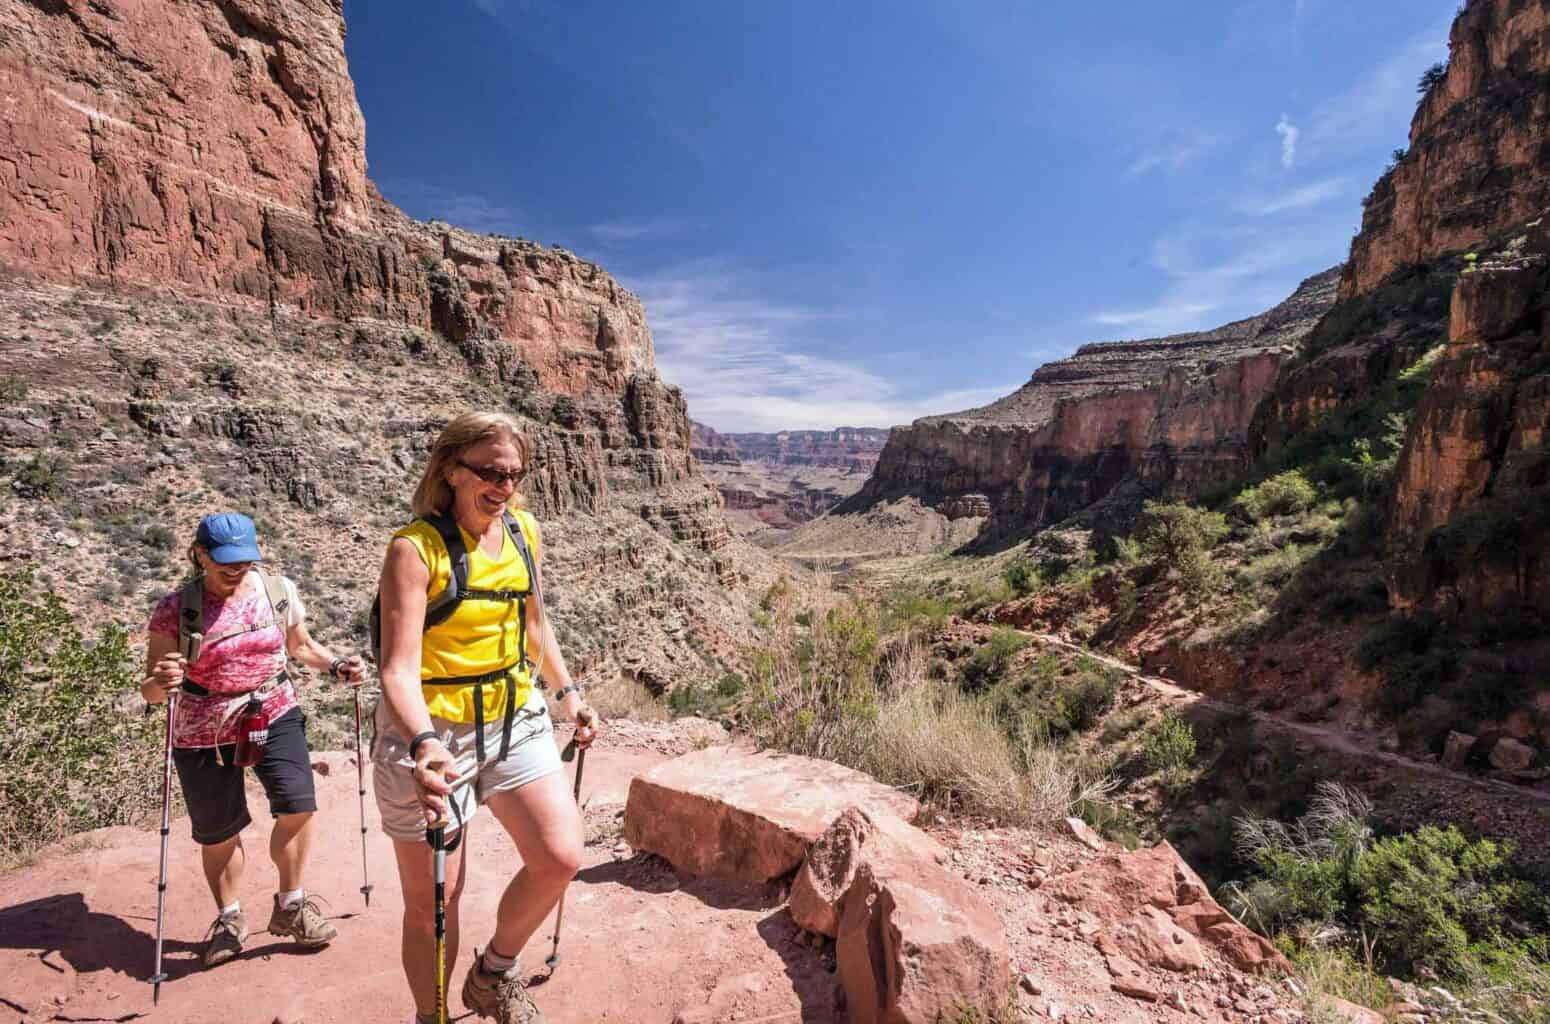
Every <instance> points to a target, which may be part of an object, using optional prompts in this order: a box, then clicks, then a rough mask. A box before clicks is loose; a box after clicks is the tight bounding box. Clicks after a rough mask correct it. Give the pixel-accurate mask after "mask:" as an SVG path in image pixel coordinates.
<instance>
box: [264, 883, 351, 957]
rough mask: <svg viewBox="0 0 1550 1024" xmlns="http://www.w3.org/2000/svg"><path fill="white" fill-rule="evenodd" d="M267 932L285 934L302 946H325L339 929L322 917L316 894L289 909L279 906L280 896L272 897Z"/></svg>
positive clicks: (332, 939)
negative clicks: (272, 907) (272, 902)
mask: <svg viewBox="0 0 1550 1024" xmlns="http://www.w3.org/2000/svg"><path fill="white" fill-rule="evenodd" d="M269 934H270V935H286V936H289V937H290V938H292V939H295V940H296V941H297V942H299V943H301V944H302V945H303V946H326V945H328V944H329V943H330V942H332V941H334V936H336V935H338V934H339V930H338V929H336V928H335V927H334V926H333V925H331V924H329V923H328V920H327V919H326V918H324V917H323V910H322V908H321V907H319V906H318V902H317V897H316V896H308V897H307V898H305V899H303V900H302V901H301V902H300V903H298V904H297V905H296V906H294V907H292V908H290V909H289V910H287V909H285V908H283V907H281V906H280V897H279V896H278V895H276V896H275V898H274V913H272V914H270V915H269Z"/></svg>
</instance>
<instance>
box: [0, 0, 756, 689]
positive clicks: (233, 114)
mask: <svg viewBox="0 0 1550 1024" xmlns="http://www.w3.org/2000/svg"><path fill="white" fill-rule="evenodd" d="M344 33H345V27H344V20H343V14H342V7H341V4H340V2H339V0H91V2H88V0H0V95H4V96H5V97H6V101H7V108H6V117H5V119H4V123H3V125H0V147H3V151H4V152H5V154H6V156H5V157H4V158H3V159H0V270H3V271H5V272H6V277H5V287H6V288H7V289H8V292H7V295H6V297H5V301H4V302H3V303H0V307H3V309H4V312H5V314H6V315H5V316H4V317H0V328H3V329H4V330H5V331H6V336H7V341H8V342H14V344H13V345H8V346H7V347H8V348H9V349H10V350H11V354H10V356H9V357H8V358H7V360H6V364H5V367H4V368H5V370H6V371H7V372H8V373H10V374H12V375H14V376H15V377H16V379H17V380H18V381H19V382H20V383H21V384H22V385H30V386H31V391H30V393H29V395H28V397H27V399H26V401H25V402H10V403H8V408H7V409H6V410H5V412H4V415H3V416H0V419H5V420H7V421H8V423H7V425H5V426H0V448H3V449H4V450H3V452H0V455H3V456H4V457H5V461H6V462H7V463H11V462H12V461H13V459H12V456H17V457H19V458H20V459H23V460H25V459H29V458H32V459H39V458H41V459H44V460H45V461H47V460H50V459H56V458H57V453H53V454H51V450H50V445H51V440H52V438H53V437H55V436H58V431H59V430H61V429H66V430H70V431H76V430H80V431H88V432H89V435H88V436H91V437H95V435H96V432H97V431H98V430H99V429H106V424H107V423H108V422H110V421H111V422H113V434H114V436H115V438H116V439H117V438H123V440H122V441H118V440H115V442H114V443H115V445H117V446H118V447H113V446H109V447H105V448H103V450H102V451H100V452H91V451H89V450H88V451H85V452H83V453H82V454H79V455H76V456H72V457H71V458H70V459H69V460H68V461H70V462H72V463H81V464H83V465H82V466H81V467H80V469H81V470H83V471H84V469H85V465H84V464H86V463H90V462H92V461H94V460H96V459H105V460H108V461H109V462H110V463H112V464H113V465H114V467H115V468H114V475H115V477H117V476H123V478H124V479H123V480H122V485H121V486H120V488H119V489H120V490H121V491H123V492H124V493H122V494H120V495H119V496H118V497H117V498H115V499H114V502H115V506H116V505H123V506H124V509H123V510H121V511H124V510H127V509H130V508H144V507H147V505H146V495H145V494H140V493H138V492H137V490H136V489H137V488H140V487H141V486H142V485H143V488H144V490H145V491H146V492H154V491H157V490H159V489H161V488H164V487H172V488H175V489H176V490H178V491H179V492H180V493H187V487H188V483H189V481H188V479H187V478H186V477H183V476H182V475H181V474H182V473H184V472H188V471H191V472H193V473H194V475H195V477H196V478H197V477H199V476H204V477H205V478H206V481H207V482H209V483H212V484H216V486H215V488H214V493H213V494H208V495H201V497H200V499H199V500H200V501H210V502H215V503H217V504H219V505H221V506H231V505H236V506H241V507H251V505H259V504H261V505H265V506H269V507H273V506H275V505H278V506H279V507H281V508H283V509H286V510H292V509H294V510H296V511H299V512H300V513H302V514H303V515H301V516H300V517H298V518H297V520H296V521H295V522H290V521H286V522H285V528H286V529H287V531H288V532H289V533H290V534H291V535H293V536H295V537H298V538H312V536H313V531H315V530H320V529H323V528H326V529H327V530H329V531H333V532H334V533H337V532H338V529H339V522H340V521H341V520H342V521H343V522H344V523H347V524H353V525H354V530H355V532H357V533H359V532H360V531H361V523H362V520H363V518H365V517H366V516H367V512H368V510H366V509H364V508H362V505H361V503H360V502H359V501H358V500H357V501H352V498H354V497H355V496H357V495H361V494H369V495H371V496H372V499H373V501H374V502H378V503H382V502H385V503H386V506H385V507H387V508H390V509H393V512H392V515H391V518H393V519H398V518H400V517H401V516H402V515H403V512H402V511H401V506H399V505H398V504H397V503H396V501H395V496H397V495H400V494H402V493H405V490H406V487H405V480H406V479H407V478H408V477H409V475H410V474H411V473H412V472H413V470H414V469H415V468H416V467H417V466H418V464H419V463H420V461H421V459H422V458H423V455H424V453H425V451H426V450H427V447H428V445H429V443H430V440H431V439H432V438H433V437H434V435H435V432H436V431H437V430H438V429H439V427H440V425H441V424H442V423H444V422H445V421H446V419H447V418H449V417H450V416H451V415H453V414H455V413H456V412H457V411H461V410H462V409H466V408H469V407H481V406H482V407H486V408H491V407H493V408H502V409H506V410H508V411H512V412H515V413H516V414H518V416H519V418H521V419H522V420H523V422H524V426H525V427H526V429H527V431H528V435H529V439H530V441H531V443H532V446H533V457H532V463H533V470H532V473H531V475H530V476H529V478H528V480H527V481H526V482H525V483H524V491H525V494H526V498H527V501H528V504H529V505H530V507H532V509H533V510H534V511H535V512H536V513H537V514H538V515H539V517H540V518H541V519H542V520H543V521H544V524H545V528H546V533H548V534H550V535H551V539H552V540H554V541H555V544H554V545H553V546H554V549H555V551H556V553H557V555H558V556H559V558H558V561H559V563H560V564H557V565H556V566H555V568H556V569H557V570H560V571H556V572H555V573H554V575H555V577H556V581H557V583H558V584H559V585H558V586H556V587H554V588H552V590H553V594H552V596H553V597H554V598H555V599H556V604H557V605H563V603H564V602H566V601H569V602H570V604H569V608H568V609H566V610H563V611H561V613H560V615H559V616H557V617H558V618H570V619H571V621H572V622H575V623H577V624H578V626H579V627H580V629H581V630H586V631H588V632H591V633H593V634H597V632H598V627H597V625H596V624H597V623H602V622H608V621H612V620H614V619H617V618H621V615H620V609H624V608H630V609H632V611H631V613H630V615H631V616H632V617H634V618H636V619H638V620H639V626H638V628H637V629H635V630H632V632H636V633H638V634H639V635H640V637H641V642H640V643H638V644H637V643H635V642H633V641H632V643H631V644H629V645H628V647H629V650H630V651H631V652H638V653H630V654H628V655H626V656H623V657H622V658H616V657H615V656H614V655H612V654H608V653H604V652H605V650H606V649H608V648H614V649H616V650H622V649H623V647H622V645H620V646H618V647H616V646H615V645H613V644H612V643H610V642H609V640H608V638H606V637H604V636H601V635H593V636H592V637H591V639H590V640H588V639H587V638H586V637H581V636H572V637H567V640H572V639H574V640H575V641H576V643H577V644H578V645H579V646H580V647H582V648H583V649H585V648H587V647H592V648H593V653H591V654H582V656H581V657H580V658H579V662H580V666H581V667H584V668H585V667H591V666H593V665H599V664H603V663H607V662H615V663H617V665H618V667H619V668H620V669H622V670H624V671H628V672H639V671H651V672H655V673H657V674H659V675H664V676H672V677H676V676H681V675H682V674H683V671H684V668H686V667H687V666H689V665H691V664H692V663H693V662H694V661H695V660H696V659H695V658H694V657H693V656H692V652H691V651H690V650H689V645H688V644H687V643H685V642H684V641H685V637H686V635H687V634H686V630H690V631H692V629H691V627H690V626H689V622H691V621H692V620H694V619H695V618H697V615H696V614H695V613H694V612H693V609H694V608H697V607H707V606H715V605H721V606H722V611H730V604H731V600H730V598H728V597H727V596H726V595H725V594H723V595H721V596H719V597H718V596H714V595H713V593H712V590H713V589H717V588H720V587H725V586H727V585H729V584H731V583H732V582H734V581H735V580H736V578H737V576H738V573H739V569H738V568H737V567H736V566H735V565H734V562H733V558H732V555H731V550H732V547H731V538H730V535H729V532H728V530H727V527H726V522H725V519H724V518H723V515H722V510H721V504H720V500H719V498H718V496H717V494H716V492H715V490H714V488H713V487H712V486H711V485H710V484H709V482H708V481H707V480H706V479H705V478H704V476H703V475H702V474H701V473H700V472H699V471H698V468H697V465H696V463H695V460H694V458H693V456H692V455H691V453H690V446H689V421H688V413H687V409H686V407H685V404H684V401H683V398H682V396H681V394H680V393H679V391H678V390H677V389H676V388H674V387H672V386H670V385H668V384H666V383H665V382H663V381H662V379H661V378H660V377H659V376H658V374H657V370H656V362H655V354H654V349H653V345H652V339H651V333H650V330H649V328H648V326H647V323H646V316H645V311H644V309H643V308H642V306H641V303H640V302H639V300H638V299H636V298H635V296H633V295H631V294H630V293H629V292H628V291H626V290H625V289H623V288H622V287H620V286H619V285H618V283H617V282H616V281H614V279H613V278H611V277H610V276H609V275H608V274H607V273H605V272H604V271H603V270H602V269H601V268H599V267H598V266H597V265H595V264H593V263H590V262H588V261H586V260H583V259H580V258H578V257H576V256H573V255H571V254H570V253H567V252H565V251H563V250H557V249H546V248H543V247H541V246H538V245H536V244H534V243H531V242H526V241H523V240H520V239H511V238H500V237H495V236H490V235H480V234H475V233H471V232H467V231H463V230H460V229H458V228H455V227H451V226H448V225H444V224H421V223H417V222H415V221H412V220H410V219H409V218H408V217H406V216H405V215H404V214H403V213H402V212H400V211H399V210H397V209H396V208H395V207H393V206H392V205H391V204H390V203H388V202H387V201H386V200H384V199H383V198H382V197H381V196H380V195H379V194H378V193H377V192H376V190H375V188H374V187H373V185H372V184H371V182H370V180H369V179H368V178H367V176H366V157H365V125H364V122H363V119H362V116H361V112H360V109H359V106H358V104H357V102H356V97H355V92H354V87H353V84H352V82H351V79H350V76H349V69H348V67H347V64H346V60H345V53H344ZM51 285H59V286H77V287H80V288H81V289H82V291H81V292H79V293H77V294H75V295H74V296H71V295H70V294H69V293H67V292H65V291H62V290H50V286H51ZM83 296H84V298H83ZM87 305H90V306H92V307H93V308H95V309H97V310H100V311H102V312H99V313H97V314H96V316H97V319H96V320H93V321H92V323H91V326H89V327H88V328H87V330H89V332H90V335H89V337H88V339H86V341H84V342H83V341H82V340H79V339H77V338H76V337H72V336H71V331H70V330H64V329H63V328H64V327H65V326H66V325H78V326H85V325H83V324H80V321H82V320H84V319H85V317H86V316H87V314H86V313H84V312H82V308H83V307H84V306H87ZM211 310H218V311H220V313H219V314H218V315H215V316H212V315H211V313H210V311H211ZM153 320H154V321H155V323H153V322H152V321H153ZM40 324H42V325H53V327H52V328H50V329H45V328H40V327H39V326H38V325H40ZM180 324H181V325H184V326H182V327H179V326H178V325H180ZM94 341H95V342H96V343H95V344H93V343H92V342H94ZM223 346H224V347H223ZM104 347H105V348H106V349H107V350H108V351H109V352H110V353H111V358H110V357H109V356H108V355H105V354H104V352H103V351H102V349H103V348H104ZM39 350H41V351H42V352H43V355H42V357H41V358H37V359H34V358H32V357H33V354H34V353H35V352H37V351H39ZM281 353H286V354H288V356H289V358H276V359H274V360H273V362H274V363H275V364H276V365H272V366H265V368H264V369H263V370H262V371H261V372H259V371H257V365H258V363H260V362H269V359H268V358H267V357H270V356H276V355H278V354H281ZM51 360H57V361H58V363H59V364H61V365H71V366H74V367H76V368H78V369H79V371H80V372H79V373H72V374H69V375H65V374H57V373H50V372H49V370H48V367H49V363H50V361H51ZM239 363H241V364H243V365H241V366H239V365H238V364H239ZM406 365H410V366H418V367H419V369H420V371H421V372H420V374H419V375H418V380H415V379H414V378H415V377H416V375H415V374H413V373H409V374H399V373H397V372H396V369H395V368H397V367H402V366H406ZM357 374H359V376H357ZM427 380H430V381H435V382H436V387H435V388H434V389H427V387H426V383H425V382H426V381H427ZM428 391H434V392H435V393H428ZM325 396H327V401H324V397H325ZM346 400H348V403H349V404H345V403H346ZM357 402H359V403H360V405H359V406H358V407H356V405H355V403H357ZM315 405H316V406H317V408H314V406H315ZM319 409H325V410H327V411H326V412H323V413H321V414H320V413H319ZM345 409H352V410H353V411H351V412H350V413H349V414H348V415H344V414H342V412H341V410H345ZM335 419H340V420H341V421H342V422H340V423H339V424H338V425H337V429H336V426H335V423H334V420H335ZM29 421H30V422H29ZM33 423H39V424H42V426H34V425H33ZM156 446H174V447H177V448H179V449H182V448H184V447H187V448H189V449H190V452H191V454H189V455H186V456H185V455H181V454H180V455H179V456H177V457H176V458H175V459H174V458H173V457H171V456H169V457H168V458H169V462H168V463H167V465H165V466H162V465H159V464H158V465H148V464H146V463H145V461H144V459H142V458H141V456H142V455H148V454H149V455H154V456H155V459H159V458H160V457H161V455H165V454H166V453H164V452H163V453H159V454H157V453H154V452H150V451H149V449H152V448H154V447H156ZM218 447H220V448H223V449H224V450H222V451H220V452H217V448H218ZM155 459H153V460H152V461H155ZM233 468H234V469H235V471H233ZM72 472H74V470H66V469H64V468H61V474H60V476H61V479H60V481H59V483H60V484H61V485H62V488H61V489H63V490H70V489H71V487H72V486H73V481H72V477H71V473H72ZM157 474H160V476H158V475H157ZM107 475H108V474H107V473H106V472H103V473H102V478H103V479H105V478H106V477H107ZM216 477H220V479H219V480H216V479H215V478H216ZM174 478H176V479H174ZM13 491H14V494H8V495H7V497H8V498H10V497H13V496H14V497H21V498H26V497H27V495H25V494H22V493H21V491H20V490H14V489H13ZM46 497H47V496H46V495H44V494H34V495H33V498H34V500H35V501H36V499H40V498H46ZM250 503H251V504H250ZM92 508H93V510H97V509H99V505H98V504H97V502H95V500H94V501H93V503H92ZM49 511H50V510H49V509H48V508H47V507H46V502H44V503H43V504H37V503H34V504H31V505H28V506H27V507H26V508H24V509H20V510H19V511H18V512H17V513H16V514H17V515H18V516H19V517H20V518H21V519H22V520H23V521H26V520H28V519H29V518H31V517H35V516H39V515H45V516H46V514H47V513H48V512H49ZM109 511H111V510H109ZM175 511H180V510H175ZM265 515H266V516H269V517H271V518H272V519H276V520H289V518H290V517H289V515H288V514H285V515H282V514H279V513H277V512H274V511H269V510H266V511H265ZM371 516H372V518H373V519H374V518H375V512H372V513H371ZM325 520H327V521H325ZM640 524H644V525H645V526H646V527H647V528H648V532H654V533H655V534H656V535H657V536H660V537H662V538H664V539H665V540H666V541H667V546H665V547H659V546H657V545H655V544H654V543H652V542H647V541H643V540H642V539H641V538H640V537H639V535H638V533H637V530H636V527H637V526H639V525H640ZM372 525H373V526H375V527H382V526H385V525H387V524H386V523H376V522H373V523H372ZM22 532H26V531H22ZM382 536H383V535H381V534H374V535H373V536H372V538H371V541H370V543H371V544H372V546H374V547H376V546H377V544H378V542H380V540H381V537H382ZM572 558H574V561H572ZM367 562H368V563H369V562H378V564H380V548H378V550H376V551H373V552H372V553H371V554H370V555H369V556H367ZM659 562H674V563H676V564H675V565H674V567H673V569H672V571H671V572H670V573H667V574H664V578H665V579H669V582H668V583H666V584H664V585H662V586H660V587H659V586H658V585H657V584H656V583H655V582H649V581H648V580H647V577H648V576H654V575H655V572H654V568H653V567H654V566H655V565H656V564H658V563H659ZM566 563H569V564H566ZM565 570H573V571H565ZM744 571H748V570H746V568H745V570H744ZM752 571H753V572H754V574H755V575H757V574H758V573H759V572H761V571H762V570H758V569H755V570H752ZM372 572H373V570H372V569H370V568H363V569H361V571H360V573H359V576H360V577H361V578H362V582H361V586H362V587H363V588H364V587H369V585H370V584H369V580H368V579H367V577H368V576H369V574H371V573H372ZM350 574H351V575H352V576H354V575H355V567H354V566H352V567H351V569H350ZM702 584H708V585H709V587H706V586H704V585H702ZM690 595H694V597H693V598H692V599H691V597H690ZM369 600H370V598H369V590H365V589H363V590H362V591H360V592H353V593H351V594H349V595H347V596H346V597H345V598H344V599H343V600H342V601H341V604H342V605H343V606H344V607H345V608H347V609H348V608H351V607H352V606H354V607H359V606H364V605H365V604H368V603H369ZM605 605H606V608H605V607H604V606H605ZM686 609H688V611H686ZM125 610H128V611H129V616H128V617H130V618H131V619H134V620H138V619H140V618H142V609H141V608H140V607H139V604H138V603H135V604H134V607H133V609H132V610H130V609H122V610H119V611H121V612H122V611H125ZM105 611H110V612H111V611H114V609H105ZM351 614H353V613H352V612H348V611H347V612H345V613H344V614H343V615H342V616H341V618H343V619H348V618H349V617H350V615H351ZM717 614H718V615H721V612H718V613H717ZM572 616H574V618H571V617H572ZM722 617H723V618H728V617H727V616H722ZM731 617H735V615H733V616H731ZM588 622H590V623H592V625H588V624H587V623H588ZM701 639H702V640H704V639H705V638H704V637H701ZM725 639H726V640H728V641H730V639H731V637H730V636H726V637H725ZM701 646H706V645H704V644H702V645H701ZM709 646H711V647H714V646H717V645H716V644H710V645H709ZM724 646H725V647H726V649H730V643H728V644H726V645H724ZM675 647H678V648H680V650H678V651H677V652H676V653H675V652H674V651H673V648H675ZM572 649H573V650H575V649H576V647H575V646H572ZM678 654H681V655H683V656H684V660H680V659H679V658H678V657H677V655H678ZM626 662H628V663H626ZM674 668H676V669H677V671H674V670H673V669H674ZM707 668H708V674H712V675H713V674H714V673H715V672H716V669H715V668H711V667H709V666H707Z"/></svg>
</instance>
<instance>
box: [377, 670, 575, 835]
mask: <svg viewBox="0 0 1550 1024" xmlns="http://www.w3.org/2000/svg"><path fill="white" fill-rule="evenodd" d="M375 724H376V739H374V740H373V741H372V745H371V768H372V771H371V783H372V788H373V789H374V790H375V791H376V795H377V810H378V811H379V812H380V813H381V815H382V831H384V832H386V833H387V834H388V836H389V837H390V838H393V839H403V840H407V841H412V842H423V841H424V840H425V814H424V811H423V810H422V808H421V806H420V801H419V797H418V791H417V788H416V786H415V784H414V778H413V777H412V776H411V774H410V768H411V767H412V764H411V762H410V760H409V741H408V740H406V739H404V738H403V737H402V736H400V735H399V734H398V730H397V729H395V728H394V727H393V726H392V725H390V724H389V723H388V714H387V709H386V708H385V707H384V706H383V704H382V702H378V704H377V712H376V717H375ZM431 728H432V729H434V730H435V731H436V736H437V737H438V738H439V739H440V740H441V742H442V743H443V744H445V745H446V748H447V750H448V751H450V752H451V754H452V756H453V757H455V758H458V759H459V760H463V759H464V758H466V759H467V760H469V761H472V760H473V759H474V750H475V744H474V726H473V725H471V724H465V723H463V722H449V721H447V720H446V719H444V718H434V717H433V718H432V719H431ZM500 752H501V719H500V718H499V717H497V718H495V720H494V721H488V722H485V724H484V756H485V757H486V758H488V759H489V760H488V761H487V763H486V764H485V766H484V768H483V769H481V770H480V772H479V777H478V778H477V779H475V780H474V781H473V783H472V784H470V785H468V786H464V787H463V788H462V789H460V790H458V792H457V793H456V794H455V795H454V796H453V798H452V799H453V800H454V801H455V802H456V804H457V810H458V811H459V812H461V818H459V816H458V815H457V814H453V813H450V812H451V811H452V806H451V804H449V805H448V808H447V810H448V812H449V817H450V818H451V820H452V822H453V825H454V826H456V825H457V823H458V822H459V821H460V820H461V821H463V822H467V821H469V820H471V819H472V818H473V816H474V814H475V813H476V812H477V811H478V809H479V805H480V804H482V803H484V802H485V801H486V800H488V799H489V798H490V794H492V793H504V792H506V791H507V790H510V789H520V788H521V787H523V786H525V785H527V784H528V783H529V782H536V781H537V780H539V779H541V778H543V777H544V776H545V775H552V774H554V773H555V772H557V771H559V770H560V751H559V749H558V748H557V747H556V746H555V745H554V723H553V722H552V721H551V720H550V718H549V708H548V705H547V704H546V703H545V696H544V691H542V690H540V689H538V688H537V687H534V689H533V691H532V693H530V694H529V695H528V699H527V703H526V704H525V705H524V706H522V707H520V708H518V709H517V711H516V714H515V715H514V716H513V717H512V720H511V749H510V752H509V753H508V754H507V756H506V759H505V760H504V761H500V760H496V758H498V757H500Z"/></svg>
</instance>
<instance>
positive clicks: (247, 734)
mask: <svg viewBox="0 0 1550 1024" xmlns="http://www.w3.org/2000/svg"><path fill="white" fill-rule="evenodd" d="M267 742H269V718H268V717H267V716H266V715H265V714H264V702H263V701H262V700H261V699H259V696H258V694H256V693H255V694H253V695H252V696H250V697H249V698H248V704H247V707H245V708H243V709H242V717H241V718H240V719H238V720H237V753H236V756H234V757H233V758H232V763H233V764H235V765H236V766H237V767H238V768H251V767H253V766H254V765H256V764H258V762H259V761H260V760H261V759H262V758H263V756H264V744H265V743H267Z"/></svg>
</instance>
